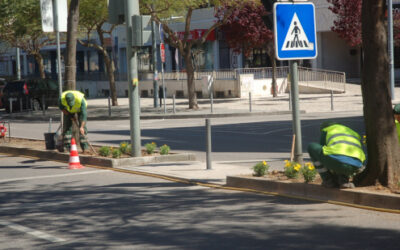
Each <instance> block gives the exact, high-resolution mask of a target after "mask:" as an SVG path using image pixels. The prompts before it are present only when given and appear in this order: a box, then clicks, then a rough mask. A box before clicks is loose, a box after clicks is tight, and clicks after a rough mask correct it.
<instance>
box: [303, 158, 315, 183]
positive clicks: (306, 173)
mask: <svg viewBox="0 0 400 250" xmlns="http://www.w3.org/2000/svg"><path fill="white" fill-rule="evenodd" d="M301 173H302V174H303V177H304V181H305V182H306V183H309V182H312V181H314V180H315V177H316V176H317V170H316V169H315V167H314V165H313V164H312V163H311V162H307V163H306V164H304V166H303V167H302V168H301Z"/></svg>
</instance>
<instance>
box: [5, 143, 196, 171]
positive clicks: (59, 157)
mask: <svg viewBox="0 0 400 250" xmlns="http://www.w3.org/2000/svg"><path fill="white" fill-rule="evenodd" d="M0 152H1V153H6V154H11V155H24V156H31V157H38V158H40V159H46V160H54V161H61V162H65V163H68V161H69V154H68V153H60V152H57V151H48V150H36V149H30V148H17V147H9V146H0ZM79 160H80V163H81V164H82V165H85V164H86V165H94V166H101V167H112V168H117V167H123V166H140V165H144V164H150V163H162V162H178V161H195V160H196V156H195V155H194V154H191V153H179V154H170V155H156V156H143V157H131V158H119V159H112V158H111V159H110V158H103V157H97V156H86V155H82V156H79Z"/></svg>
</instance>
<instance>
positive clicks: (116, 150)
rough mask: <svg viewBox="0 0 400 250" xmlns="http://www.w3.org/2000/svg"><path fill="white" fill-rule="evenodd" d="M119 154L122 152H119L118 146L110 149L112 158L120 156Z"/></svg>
mask: <svg viewBox="0 0 400 250" xmlns="http://www.w3.org/2000/svg"><path fill="white" fill-rule="evenodd" d="M121 154H122V152H121V150H120V149H119V148H114V149H113V150H112V157H113V158H119V157H121Z"/></svg>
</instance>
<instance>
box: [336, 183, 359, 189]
mask: <svg viewBox="0 0 400 250" xmlns="http://www.w3.org/2000/svg"><path fill="white" fill-rule="evenodd" d="M355 187H356V186H354V184H353V183H352V182H347V183H342V184H340V188H343V189H344V188H355Z"/></svg>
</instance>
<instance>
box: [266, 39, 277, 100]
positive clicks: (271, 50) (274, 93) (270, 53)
mask: <svg viewBox="0 0 400 250" xmlns="http://www.w3.org/2000/svg"><path fill="white" fill-rule="evenodd" d="M267 54H268V56H269V59H270V60H271V63H272V84H271V94H272V96H273V97H277V96H278V93H277V92H278V91H277V90H278V87H277V86H276V60H275V46H274V43H268V44H267Z"/></svg>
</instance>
